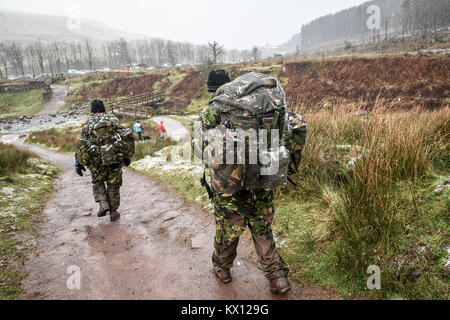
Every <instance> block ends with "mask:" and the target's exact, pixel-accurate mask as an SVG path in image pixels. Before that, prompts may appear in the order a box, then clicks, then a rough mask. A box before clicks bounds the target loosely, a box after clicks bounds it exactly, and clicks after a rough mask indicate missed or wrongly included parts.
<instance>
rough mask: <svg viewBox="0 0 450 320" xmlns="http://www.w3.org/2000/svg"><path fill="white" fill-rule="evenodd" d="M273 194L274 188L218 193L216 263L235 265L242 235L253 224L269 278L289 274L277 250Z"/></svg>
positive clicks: (228, 265) (255, 242)
mask: <svg viewBox="0 0 450 320" xmlns="http://www.w3.org/2000/svg"><path fill="white" fill-rule="evenodd" d="M273 197H274V195H273V192H272V191H258V192H253V193H251V192H249V191H240V192H238V193H236V194H234V195H233V196H231V197H224V196H223V195H220V194H218V193H214V196H213V199H212V201H213V204H214V208H215V219H216V236H215V239H214V249H215V250H214V254H213V258H212V260H213V264H214V266H216V267H219V268H222V269H231V268H232V267H233V262H234V260H235V259H236V255H237V253H236V249H237V246H238V243H239V237H240V236H241V235H242V233H243V232H244V231H245V230H246V228H247V227H249V229H250V231H251V234H252V238H253V242H254V245H255V249H256V254H257V256H258V259H259V261H260V263H261V267H262V269H263V271H264V273H265V275H266V278H267V279H269V280H272V279H277V278H280V277H286V276H287V275H288V273H289V270H288V268H287V265H286V263H285V262H284V261H283V259H282V258H281V257H280V255H279V254H278V252H277V250H276V247H275V240H274V238H273V233H272V227H271V225H272V220H273V217H274V213H275V212H274V208H273Z"/></svg>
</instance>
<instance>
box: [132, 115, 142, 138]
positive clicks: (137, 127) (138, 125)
mask: <svg viewBox="0 0 450 320" xmlns="http://www.w3.org/2000/svg"><path fill="white" fill-rule="evenodd" d="M133 131H134V132H136V133H137V135H138V136H139V141H144V139H143V138H142V132H143V131H144V128H142V125H141V121H139V120H137V121H136V123H135V124H134V126H133Z"/></svg>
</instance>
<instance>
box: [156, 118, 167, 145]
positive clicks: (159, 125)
mask: <svg viewBox="0 0 450 320" xmlns="http://www.w3.org/2000/svg"><path fill="white" fill-rule="evenodd" d="M155 131H159V133H160V137H161V139H163V140H164V132H166V128H164V123H163V122H162V121H161V122H160V123H159V124H158V126H157V127H156V129H155Z"/></svg>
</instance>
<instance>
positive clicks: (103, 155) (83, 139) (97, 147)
mask: <svg viewBox="0 0 450 320" xmlns="http://www.w3.org/2000/svg"><path fill="white" fill-rule="evenodd" d="M91 112H92V116H90V117H89V119H88V120H87V122H86V123H85V125H84V126H83V128H82V130H81V133H80V135H79V141H78V144H77V151H76V153H75V158H76V161H75V167H76V172H77V174H78V175H80V176H83V171H86V169H85V167H84V166H87V167H88V169H89V170H90V172H91V175H92V184H93V192H94V198H95V201H96V202H97V203H99V206H100V209H99V211H98V213H97V216H98V217H104V216H106V214H107V213H108V212H109V214H110V220H111V221H115V220H118V219H119V218H120V213H119V212H118V211H117V210H118V209H119V206H120V187H121V186H122V166H123V165H126V166H128V165H129V164H130V159H129V158H126V157H123V156H121V153H120V152H119V151H117V150H114V148H113V147H109V146H110V145H111V146H113V143H114V140H115V139H116V137H117V131H118V130H119V129H123V128H122V127H121V126H120V125H119V120H118V119H117V117H116V116H114V115H113V114H109V113H106V111H105V106H104V105H103V102H102V101H100V100H94V101H93V102H92V103H91ZM105 184H106V185H105Z"/></svg>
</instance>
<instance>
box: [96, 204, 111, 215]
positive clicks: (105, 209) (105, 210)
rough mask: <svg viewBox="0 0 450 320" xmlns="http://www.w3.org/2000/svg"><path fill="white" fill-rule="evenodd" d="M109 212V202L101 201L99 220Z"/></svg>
mask: <svg viewBox="0 0 450 320" xmlns="http://www.w3.org/2000/svg"><path fill="white" fill-rule="evenodd" d="M108 212H109V203H108V201H100V209H99V210H98V213H97V217H99V218H101V217H104V216H106V214H107V213H108Z"/></svg>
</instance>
